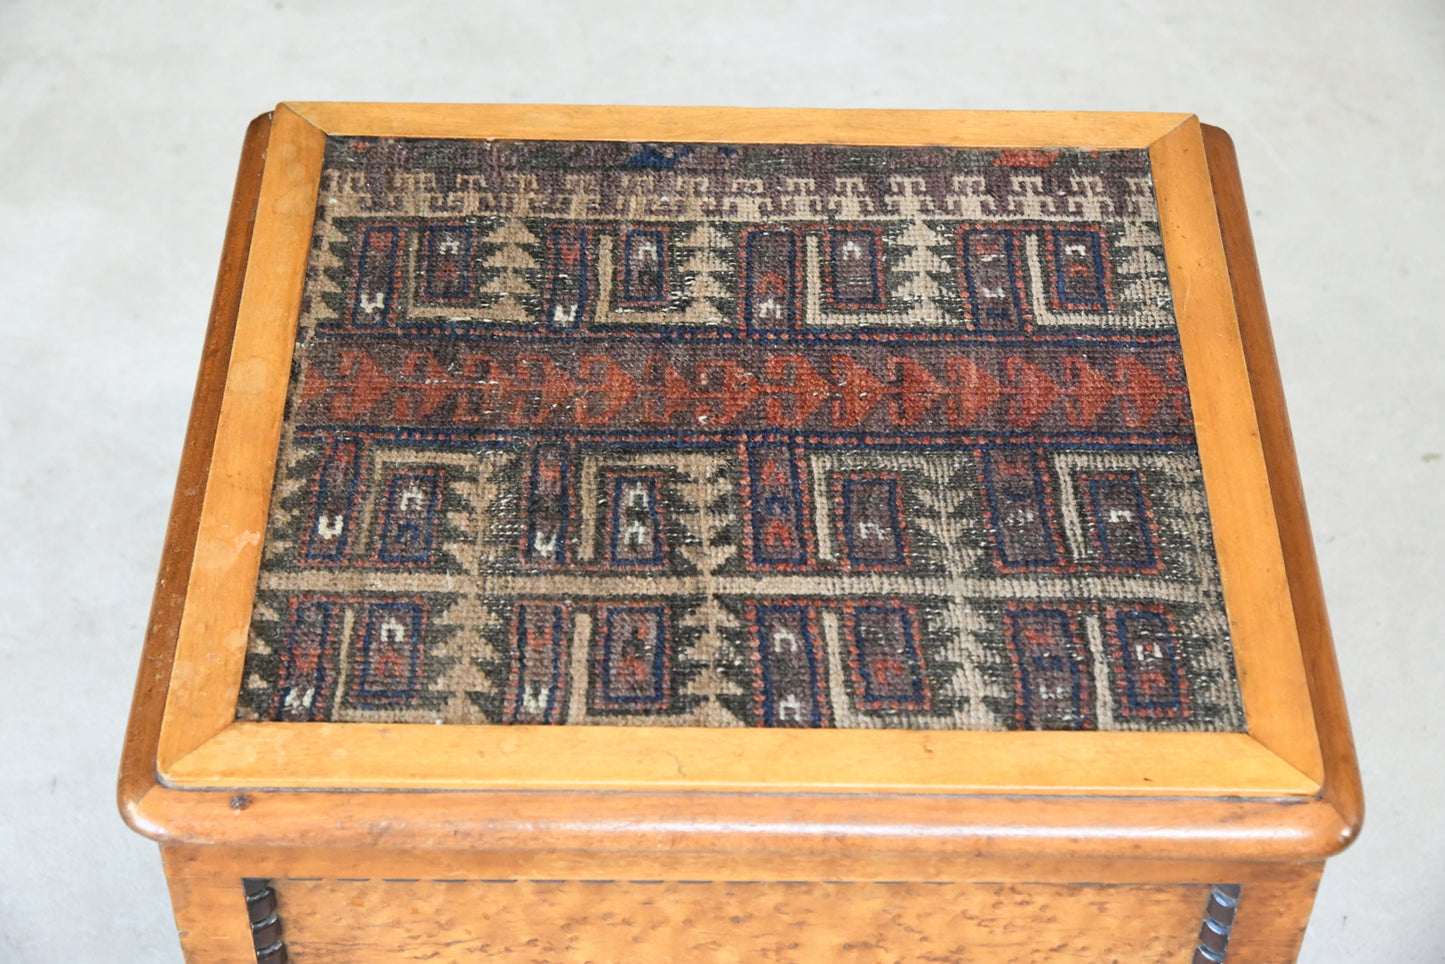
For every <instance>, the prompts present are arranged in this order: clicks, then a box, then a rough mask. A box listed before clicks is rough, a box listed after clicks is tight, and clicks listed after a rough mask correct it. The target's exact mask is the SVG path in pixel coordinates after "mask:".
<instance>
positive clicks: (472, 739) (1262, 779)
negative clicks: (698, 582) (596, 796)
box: [165, 723, 1319, 798]
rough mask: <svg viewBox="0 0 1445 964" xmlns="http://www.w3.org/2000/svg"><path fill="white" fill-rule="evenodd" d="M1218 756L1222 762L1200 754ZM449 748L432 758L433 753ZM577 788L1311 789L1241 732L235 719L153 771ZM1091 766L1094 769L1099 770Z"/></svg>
mask: <svg viewBox="0 0 1445 964" xmlns="http://www.w3.org/2000/svg"><path fill="white" fill-rule="evenodd" d="M1216 755H1217V756H1219V757H1220V758H1222V759H1227V760H1228V765H1227V766H1220V767H1216V768H1211V767H1201V766H1199V763H1198V761H1199V760H1201V759H1209V758H1210V757H1212V756H1216ZM438 759H442V760H445V761H447V765H446V770H445V772H444V773H439V772H438V767H437V763H436V761H437V760H438ZM298 774H303V775H304V777H303V779H304V781H305V782H304V784H301V785H302V786H304V787H305V788H308V789H318V790H325V789H345V788H348V787H351V788H356V787H365V788H371V789H387V790H390V789H413V790H422V789H436V790H447V789H455V790H580V789H623V790H637V789H644V788H645V789H648V790H652V791H655V792H661V791H683V790H716V789H723V790H731V791H751V792H759V793H808V792H824V793H829V792H831V793H1021V794H1035V793H1039V794H1069V795H1081V794H1096V793H1110V792H1119V787H1120V785H1121V784H1123V785H1125V786H1127V787H1128V792H1130V793H1137V794H1140V795H1147V796H1168V795H1181V794H1219V795H1229V796H1236V797H1271V798H1274V797H1290V796H1295V797H1300V796H1310V795H1311V794H1313V793H1315V792H1316V791H1317V790H1318V789H1319V784H1318V783H1316V782H1315V781H1313V780H1311V779H1309V778H1308V777H1306V776H1305V775H1304V774H1302V773H1300V772H1299V771H1298V770H1296V769H1294V768H1293V767H1291V766H1290V765H1289V764H1288V763H1286V762H1284V761H1283V760H1281V759H1280V758H1279V757H1278V756H1276V755H1275V754H1273V753H1271V752H1270V751H1269V750H1268V749H1266V748H1265V747H1264V746H1262V745H1260V744H1259V743H1258V742H1256V741H1255V740H1254V739H1252V738H1251V737H1250V736H1249V735H1247V734H1244V733H1040V732H1030V731H1023V732H1003V733H1000V732H976V731H941V730H939V731H923V732H913V731H898V730H797V729H777V730H768V729H740V730H734V731H730V732H729V733H728V738H727V739H726V740H720V739H718V737H717V736H716V735H715V734H714V733H713V732H711V731H709V730H705V729H701V728H695V727H635V728H631V729H628V730H625V731H622V732H621V733H619V732H618V730H617V729H615V728H611V727H585V728H583V727H557V726H509V727H507V728H506V730H505V731H504V732H503V733H501V734H499V733H497V731H496V728H495V727H466V726H455V725H452V726H444V727H435V726H416V725H405V724H402V725H395V726H384V725H376V726H359V725H357V724H354V723H279V724H278V723H234V724H232V725H231V726H230V727H228V728H227V729H226V730H225V731H223V732H222V733H220V734H218V735H217V736H215V737H214V738H212V739H211V740H210V741H209V742H207V743H206V744H205V745H203V746H202V747H200V748H199V749H197V750H196V751H194V752H193V753H191V754H190V755H189V756H187V757H185V758H184V759H182V760H179V761H177V762H176V763H174V764H172V765H171V766H170V767H169V768H168V769H167V770H166V771H165V779H166V781H167V782H168V783H170V784H172V785H175V786H182V787H194V788H205V789H227V788H233V789H243V788H246V787H257V786H261V787H287V786H295V785H296V781H297V775H298ZM1101 775H1102V777H1101Z"/></svg>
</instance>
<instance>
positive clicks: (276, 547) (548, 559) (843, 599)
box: [237, 138, 1244, 730]
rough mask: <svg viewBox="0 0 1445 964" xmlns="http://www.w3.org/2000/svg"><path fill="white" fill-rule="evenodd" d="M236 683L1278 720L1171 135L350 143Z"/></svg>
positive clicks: (415, 716)
mask: <svg viewBox="0 0 1445 964" xmlns="http://www.w3.org/2000/svg"><path fill="white" fill-rule="evenodd" d="M237 716H238V718H241V719H262V720H288V721H308V720H331V721H400V722H442V723H568V724H613V725H639V724H648V725H671V726H803V727H828V726H835V727H908V728H960V729H1007V728H1023V729H1074V730H1085V729H1100V730H1128V729H1167V730H1239V729H1242V728H1243V725H1244V724H1243V714H1242V710H1241V705H1240V697H1239V690H1238V685H1237V682H1236V679H1235V672H1234V663H1233V656H1232V649H1231V644H1230V640H1229V633H1228V622H1227V619H1226V616H1225V611H1224V605H1223V599H1222V594H1221V590H1220V583H1219V575H1218V566H1217V562H1216V559H1215V555H1214V548H1213V541H1212V536H1211V531H1210V526H1209V518H1208V510H1207V506H1206V503H1205V497H1204V489H1203V484H1202V480H1201V475H1200V465H1199V458H1198V453H1197V450H1196V447H1195V434H1194V425H1193V420H1192V416H1191V413H1190V407H1189V398H1188V393H1187V387H1186V383H1185V374H1184V367H1183V364H1182V362H1181V358H1180V346H1179V337H1178V331H1177V329H1176V327H1175V323H1174V316H1173V308H1172V303H1171V299H1170V291H1169V285H1168V277H1167V273H1166V270H1165V265H1164V258H1163V250H1162V247H1161V242H1160V232H1159V225H1158V215H1157V212H1156V208H1155V203H1154V198H1153V190H1152V182H1151V177H1150V172H1149V166H1148V157H1147V154H1146V153H1145V152H1144V151H1102V152H1099V151H1095V152H1084V151H1067V150H1064V151H1047V152H1042V151H996V150H956V149H945V148H874V147H868V148H863V147H828V146H762V145H738V146H722V145H707V144H685V145H636V144H622V143H593V142H586V143H574V142H516V141H512V142H508V141H491V142H488V141H448V140H384V139H370V138H332V139H331V140H330V142H329V144H328V146H327V154H326V163H325V170H324V173H323V176H322V184H321V193H320V198H319V205H318V216H317V222H316V230H315V238H314V244H313V246H312V254H311V263H310V269H309V272H308V278H307V282H306V288H305V292H304V299H303V305H302V313H301V318H300V326H299V334H298V337H297V342H296V352H295V362H294V367H293V375H292V383H291V395H290V399H289V403H288V407H287V414H286V418H285V423H284V430H283V437H282V443H281V450H280V456H279V461H278V466H277V477H276V486H275V492H274V496H273V501H272V509H271V515H270V521H269V528H268V531H267V534H266V541H265V550H264V558H263V563H262V569H261V574H260V579H259V584H258V587H257V596H256V604H255V609H254V614H253V620H252V633H251V639H250V648H249V653H248V658H247V662H246V671H245V676H244V680H243V683H242V691H241V694H240V700H239V704H238V708H237Z"/></svg>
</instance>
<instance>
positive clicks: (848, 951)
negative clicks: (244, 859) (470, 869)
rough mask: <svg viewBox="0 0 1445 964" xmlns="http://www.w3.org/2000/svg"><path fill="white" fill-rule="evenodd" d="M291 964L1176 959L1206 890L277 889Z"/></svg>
mask: <svg viewBox="0 0 1445 964" xmlns="http://www.w3.org/2000/svg"><path fill="white" fill-rule="evenodd" d="M276 886H277V892H278V895H279V899H280V902H281V905H282V906H283V907H284V908H285V922H286V935H287V936H286V945H287V949H288V951H289V953H290V954H291V957H292V959H293V960H294V961H295V962H296V964H349V962H354V961H371V960H376V961H382V960H388V961H392V960H397V961H399V960H434V961H439V962H441V961H471V960H477V959H480V958H483V957H485V958H486V959H487V960H489V961H496V962H501V964H582V962H590V964H647V962H657V964H670V962H675V961H690V960H707V961H717V962H731V961H738V962H748V961H776V962H779V964H808V962H814V961H835V962H839V964H871V962H876V961H880V960H887V961H921V960H927V961H933V962H939V964H944V962H948V964H953V962H958V964H962V962H965V961H970V962H972V961H1019V962H1027V961H1048V960H1052V961H1066V960H1069V961H1073V960H1099V961H1108V960H1127V961H1133V962H1138V964H1154V962H1161V964H1162V962H1166V961H1168V962H1179V961H1187V960H1189V959H1190V957H1191V956H1192V954H1193V950H1194V947H1195V944H1196V942H1197V937H1198V932H1199V926H1200V919H1201V908H1203V907H1204V905H1205V903H1206V901H1207V899H1208V895H1209V889H1210V888H1209V887H1208V886H1205V885H1200V884H1175V885H1136V886H1121V885H1063V884H972V883H965V884H919V883H876V882H868V883H819V882H798V883H778V882H769V883H724V882H713V881H707V882H696V883H690V882H675V881H658V882H632V881H629V882H620V881H619V882H608V881H558V882H550V881H515V882H495V883H494V882H486V881H415V882H400V881H379V880H372V881H362V882H342V881H314V882H313V881H282V882H278V884H277V885H276Z"/></svg>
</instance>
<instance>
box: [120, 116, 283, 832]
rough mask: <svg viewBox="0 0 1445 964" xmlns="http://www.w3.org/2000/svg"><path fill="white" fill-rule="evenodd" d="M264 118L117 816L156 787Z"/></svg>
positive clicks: (257, 180)
mask: <svg viewBox="0 0 1445 964" xmlns="http://www.w3.org/2000/svg"><path fill="white" fill-rule="evenodd" d="M271 118H272V115H271V113H269V112H268V113H265V114H262V115H261V116H259V117H257V118H255V119H254V120H252V121H251V123H250V125H249V126H248V127H247V129H246V136H245V139H244V141H243V142H242V147H241V159H240V163H239V164H238V166H237V170H236V185H235V189H234V190H233V192H232V194H231V209H230V213H229V215H228V217H227V220H226V233H225V241H224V243H223V245H222V249H221V260H220V267H219V269H218V271H217V274H216V287H215V291H214V293H213V295H212V298H211V313H210V319H209V321H208V323H207V325H206V335H205V340H204V342H203V345H202V349H201V363H200V370H199V372H198V373H197V375H196V388H195V392H194V394H193V396H192V400H191V413H190V418H189V419H188V421H187V424H186V434H185V441H184V443H183V445H182V449H181V464H180V470H179V472H178V474H177V477H176V487H175V492H174V495H173V496H172V499H171V513H170V518H169V520H168V521H167V523H166V538H165V544H164V545H163V547H162V549H161V560H160V572H159V574H158V576H157V578H156V588H155V593H154V595H153V597H152V601H151V612H150V619H149V621H148V623H147V625H146V632H145V644H144V649H143V651H142V655H141V664H140V670H139V672H138V673H137V675H136V685H135V694H134V696H133V698H132V700H131V708H130V719H129V722H128V724H127V726H126V734H125V744H124V747H123V748H122V751H121V764H120V780H119V784H118V788H117V791H118V797H119V802H120V807H121V811H122V812H123V813H127V812H128V810H129V808H130V807H131V806H132V805H133V804H134V803H135V802H136V801H137V800H139V799H141V798H142V797H143V796H145V794H146V793H148V792H149V791H150V790H151V789H152V788H153V787H154V786H155V784H156V779H157V777H156V754H157V750H158V747H159V743H160V731H161V718H162V715H163V712H164V709H165V705H166V694H167V692H168V691H169V689H170V684H171V673H172V670H173V668H174V664H175V654H176V635H177V633H178V632H179V630H180V623H181V612H182V611H183V609H184V608H185V603H186V587H187V580H188V579H189V577H190V572H191V562H192V560H193V558H194V554H195V547H196V530H197V527H198V525H199V522H200V516H201V506H202V504H203V502H204V500H205V496H206V489H207V477H206V470H207V468H208V467H209V466H210V463H211V453H212V451H213V449H214V446H215V439H216V421H217V419H218V418H219V416H220V411H221V397H222V395H223V394H224V393H225V388H226V370H227V367H228V366H229V364H230V359H231V343H232V340H233V338H234V336H235V330H236V316H237V314H238V312H239V310H240V304H241V288H242V286H243V284H244V282H245V278H246V260H247V256H248V255H249V253H250V248H251V235H252V231H253V229H254V227H255V222H256V206H257V201H258V199H259V197H260V193H261V172H262V169H263V167H264V165H265V158H266V142H267V140H268V139H269V137H270V134H271Z"/></svg>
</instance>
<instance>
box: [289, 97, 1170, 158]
mask: <svg viewBox="0 0 1445 964" xmlns="http://www.w3.org/2000/svg"><path fill="white" fill-rule="evenodd" d="M283 106H285V107H288V108H290V109H291V110H293V111H295V112H296V113H297V114H299V115H300V116H302V117H304V118H306V119H307V120H308V121H310V122H311V123H312V124H315V125H316V126H317V127H318V128H319V129H321V130H323V131H325V132H326V133H327V134H332V135H337V134H342V135H344V134H351V135H357V136H370V137H476V138H491V137H495V138H527V139H538V140H550V139H562V140H621V141H639V140H640V141H649V140H673V141H714V142H723V143H743V142H746V143H754V144H827V143H834V144H878V145H886V144H906V145H923V144H928V145H941V146H942V145H946V146H951V147H1085V148H1106V147H1114V148H1122V147H1136V148H1137V147H1147V146H1149V145H1150V144H1152V143H1153V142H1154V141H1156V140H1158V139H1159V138H1160V137H1162V136H1163V135H1164V134H1166V133H1168V132H1169V131H1171V130H1173V129H1174V128H1176V127H1178V126H1179V125H1180V124H1182V123H1184V122H1185V121H1187V120H1188V119H1189V118H1190V116H1192V115H1189V114H1170V113H1147V112H1146V113H1111V112H1102V111H1097V112H1090V111H1073V112H1064V111H977V110H857V109H854V110H822V109H817V108H806V109H795V108H768V107H629V106H568V105H561V104H365V103H303V102H288V103H286V104H284V105H283Z"/></svg>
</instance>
